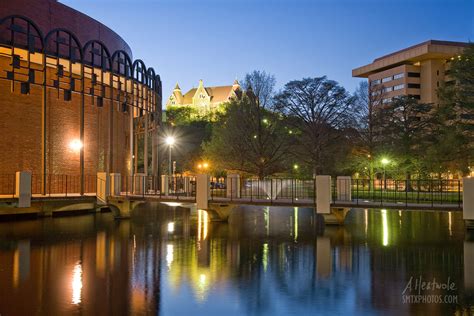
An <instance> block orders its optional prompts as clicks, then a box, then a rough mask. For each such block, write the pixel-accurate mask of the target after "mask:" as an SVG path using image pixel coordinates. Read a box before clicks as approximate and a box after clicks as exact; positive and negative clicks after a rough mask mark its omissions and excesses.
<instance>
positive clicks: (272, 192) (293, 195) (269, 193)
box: [210, 177, 315, 203]
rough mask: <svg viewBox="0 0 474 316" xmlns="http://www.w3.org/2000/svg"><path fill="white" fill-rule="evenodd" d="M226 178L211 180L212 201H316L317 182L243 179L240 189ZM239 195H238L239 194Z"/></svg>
mask: <svg viewBox="0 0 474 316" xmlns="http://www.w3.org/2000/svg"><path fill="white" fill-rule="evenodd" d="M234 185H236V182H234V181H227V178H226V177H221V178H211V181H210V190H211V200H217V199H219V198H229V199H231V200H234V199H236V200H237V199H239V198H240V199H245V200H248V201H251V202H252V201H257V200H261V201H265V200H268V201H270V203H272V202H274V201H299V200H300V201H302V200H304V201H307V202H314V201H315V189H314V188H315V187H314V185H315V180H314V179H310V180H302V179H292V178H266V179H255V178H248V179H241V180H240V186H239V187H238V188H235V187H233V186H234ZM237 193H238V194H237Z"/></svg>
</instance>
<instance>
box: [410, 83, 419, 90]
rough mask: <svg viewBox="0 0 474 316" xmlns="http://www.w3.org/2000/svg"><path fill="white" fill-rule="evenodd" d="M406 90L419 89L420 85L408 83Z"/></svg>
mask: <svg viewBox="0 0 474 316" xmlns="http://www.w3.org/2000/svg"><path fill="white" fill-rule="evenodd" d="M408 88H409V89H420V84H419V83H409V84H408Z"/></svg>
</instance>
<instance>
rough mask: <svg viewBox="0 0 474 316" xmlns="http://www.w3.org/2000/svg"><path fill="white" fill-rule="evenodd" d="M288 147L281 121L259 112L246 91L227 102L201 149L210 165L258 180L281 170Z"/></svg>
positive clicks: (271, 114) (256, 103)
mask: <svg viewBox="0 0 474 316" xmlns="http://www.w3.org/2000/svg"><path fill="white" fill-rule="evenodd" d="M289 143H290V142H289V141H288V137H287V133H286V131H285V129H284V126H283V120H282V118H280V117H279V116H278V115H276V114H275V113H273V112H271V111H268V110H265V109H263V108H262V107H261V106H260V102H259V101H258V98H257V97H256V96H255V95H254V94H253V92H252V90H249V91H247V92H246V93H244V94H243V96H242V97H241V98H240V99H232V100H231V101H230V102H229V104H228V105H227V108H226V112H225V114H223V115H222V117H221V119H220V120H219V121H218V122H217V123H216V125H215V126H214V128H213V131H212V137H211V140H210V141H209V142H206V143H204V145H203V149H204V155H205V156H206V157H207V158H208V159H210V161H212V163H213V164H214V165H216V166H218V167H220V168H222V169H226V170H235V171H239V172H243V173H249V174H253V175H257V176H258V177H259V178H260V179H262V178H264V177H266V176H268V175H272V174H274V173H277V172H280V171H283V170H285V168H286V166H285V163H284V161H285V156H286V155H287V152H288V147H289Z"/></svg>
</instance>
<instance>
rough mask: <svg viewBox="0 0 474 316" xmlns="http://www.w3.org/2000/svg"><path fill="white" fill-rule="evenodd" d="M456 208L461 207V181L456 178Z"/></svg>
mask: <svg viewBox="0 0 474 316" xmlns="http://www.w3.org/2000/svg"><path fill="white" fill-rule="evenodd" d="M458 208H461V181H460V180H458Z"/></svg>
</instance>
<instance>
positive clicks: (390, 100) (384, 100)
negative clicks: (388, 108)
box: [382, 98, 392, 104]
mask: <svg viewBox="0 0 474 316" xmlns="http://www.w3.org/2000/svg"><path fill="white" fill-rule="evenodd" d="M390 102H392V98H385V99H383V100H382V103H383V104H386V103H390Z"/></svg>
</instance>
